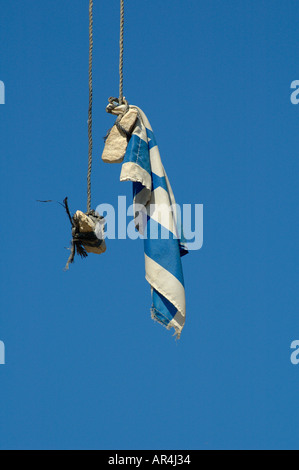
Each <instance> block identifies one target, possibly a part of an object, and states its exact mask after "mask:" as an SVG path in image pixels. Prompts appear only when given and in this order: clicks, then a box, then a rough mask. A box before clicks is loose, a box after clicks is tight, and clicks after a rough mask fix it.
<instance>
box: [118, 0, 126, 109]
mask: <svg viewBox="0 0 299 470" xmlns="http://www.w3.org/2000/svg"><path fill="white" fill-rule="evenodd" d="M124 22H125V5H124V0H120V41H119V48H120V54H119V104H122V103H123V97H124V74H123V68H124Z"/></svg>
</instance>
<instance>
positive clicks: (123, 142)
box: [102, 98, 138, 163]
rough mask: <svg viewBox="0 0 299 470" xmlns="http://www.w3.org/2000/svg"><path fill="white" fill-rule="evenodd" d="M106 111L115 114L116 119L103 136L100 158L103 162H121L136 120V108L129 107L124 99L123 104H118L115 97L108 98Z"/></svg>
mask: <svg viewBox="0 0 299 470" xmlns="http://www.w3.org/2000/svg"><path fill="white" fill-rule="evenodd" d="M106 111H107V113H111V114H114V115H116V116H117V119H116V121H115V124H114V126H113V127H112V128H111V129H110V131H109V132H108V134H107V136H106V137H105V147H104V151H103V154H102V160H103V161H104V162H105V163H121V162H122V161H123V159H124V156H125V153H126V150H127V145H128V141H129V140H130V138H131V135H132V132H133V130H134V127H135V125H136V122H137V118H138V110H137V109H136V108H131V107H130V106H129V105H128V102H127V101H126V100H125V99H124V104H121V105H119V104H118V99H117V98H109V105H108V106H107V108H106Z"/></svg>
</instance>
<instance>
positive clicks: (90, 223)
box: [64, 198, 106, 270]
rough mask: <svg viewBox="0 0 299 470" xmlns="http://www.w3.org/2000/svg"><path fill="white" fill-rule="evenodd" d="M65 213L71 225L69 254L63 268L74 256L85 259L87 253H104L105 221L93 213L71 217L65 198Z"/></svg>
mask: <svg viewBox="0 0 299 470" xmlns="http://www.w3.org/2000/svg"><path fill="white" fill-rule="evenodd" d="M64 205H65V209H66V212H67V214H68V216H69V219H70V222H71V225H72V243H71V254H70V256H69V259H68V261H67V264H66V266H65V270H67V269H69V265H70V264H71V263H73V262H74V258H75V254H76V252H77V254H78V255H79V256H81V257H82V258H86V257H87V256H88V255H87V253H95V254H98V255H99V254H101V253H104V252H105V251H106V243H105V240H104V227H105V219H104V217H102V216H101V215H100V214H98V213H97V212H95V211H93V210H92V211H90V212H88V213H86V214H85V213H84V212H81V211H79V210H78V211H77V212H76V213H75V214H74V216H73V217H72V216H71V214H70V211H69V208H68V204H67V198H66V199H65V200H64Z"/></svg>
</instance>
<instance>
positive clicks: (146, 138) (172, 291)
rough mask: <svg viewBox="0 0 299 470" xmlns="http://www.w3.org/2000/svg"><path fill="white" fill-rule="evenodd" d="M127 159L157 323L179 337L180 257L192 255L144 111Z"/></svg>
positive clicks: (125, 176) (124, 175)
mask: <svg viewBox="0 0 299 470" xmlns="http://www.w3.org/2000/svg"><path fill="white" fill-rule="evenodd" d="M130 108H135V109H137V110H138V119H137V123H136V126H135V128H134V131H133V134H132V137H131V139H130V141H129V143H128V146H127V151H126V154H125V157H124V161H123V165H122V170H121V176H120V180H121V181H132V182H133V197H134V212H135V224H136V228H137V229H138V230H139V232H140V233H141V234H142V235H143V238H144V254H145V272H146V279H147V281H148V282H149V284H150V286H151V291H152V309H151V314H152V318H153V319H154V320H156V321H157V322H159V323H161V324H162V325H164V326H165V327H166V328H167V329H170V328H174V329H175V334H176V335H177V337H180V334H181V331H182V329H183V327H184V324H185V317H186V301H185V287H184V277H183V269H182V262H181V257H182V256H183V255H185V254H186V253H188V249H187V245H186V242H185V239H184V236H183V232H182V228H181V217H180V210H179V207H178V206H176V203H175V199H174V195H173V192H172V189H171V186H170V184H169V181H168V178H167V175H166V173H165V170H164V167H163V165H162V161H161V157H160V152H159V149H158V146H157V142H156V140H155V136H154V134H153V131H152V128H151V126H150V123H149V121H148V119H147V117H146V116H145V114H144V113H143V111H142V110H141V109H139V108H137V107H135V106H130Z"/></svg>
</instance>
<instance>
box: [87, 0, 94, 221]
mask: <svg viewBox="0 0 299 470" xmlns="http://www.w3.org/2000/svg"><path fill="white" fill-rule="evenodd" d="M92 52H93V0H89V81H88V85H89V108H88V121H87V123H88V171H87V212H89V211H90V210H91V169H92V96H93V90H92Z"/></svg>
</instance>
